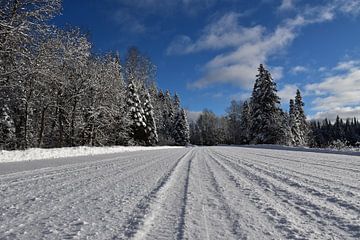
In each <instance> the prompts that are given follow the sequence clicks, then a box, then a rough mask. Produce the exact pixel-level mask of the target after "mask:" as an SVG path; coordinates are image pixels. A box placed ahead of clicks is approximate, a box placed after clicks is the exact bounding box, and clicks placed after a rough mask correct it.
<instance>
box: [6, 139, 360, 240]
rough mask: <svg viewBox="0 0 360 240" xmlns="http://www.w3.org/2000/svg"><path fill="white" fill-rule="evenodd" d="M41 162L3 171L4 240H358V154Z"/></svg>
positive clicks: (205, 152)
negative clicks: (36, 164) (39, 164)
mask: <svg viewBox="0 0 360 240" xmlns="http://www.w3.org/2000/svg"><path fill="white" fill-rule="evenodd" d="M43 161H47V162H48V163H47V164H46V167H44V166H45V165H41V166H39V167H36V166H35V168H34V164H35V163H37V162H39V161H30V162H23V164H22V166H23V167H22V168H21V169H20V168H19V165H18V163H1V164H0V169H4V168H2V167H3V166H5V165H6V168H5V169H9V170H2V171H0V202H1V205H0V212H1V215H0V236H2V239H265V240H266V239H359V238H360V185H359V182H360V158H359V157H358V156H350V155H342V154H329V153H320V152H306V151H296V150H295V149H276V148H275V147H274V148H273V149H266V148H256V147H235V146H232V147H227V146H219V147H193V148H170V149H169V148H166V149H161V150H153V151H137V152H123V153H119V154H111V155H97V156H93V157H92V158H88V160H86V158H84V157H82V158H81V160H76V159H73V160H72V161H71V162H68V161H62V160H61V159H52V160H43ZM26 164H27V165H26ZM24 165H25V167H24ZM18 168H19V169H18ZM4 171H5V172H4ZM6 171H8V172H6Z"/></svg>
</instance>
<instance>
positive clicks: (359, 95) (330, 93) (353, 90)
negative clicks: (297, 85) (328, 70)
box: [305, 61, 360, 112]
mask: <svg viewBox="0 0 360 240" xmlns="http://www.w3.org/2000/svg"><path fill="white" fill-rule="evenodd" d="M338 70H341V72H338ZM305 89H306V91H307V94H313V95H321V96H319V97H317V98H315V100H314V101H313V102H312V104H313V109H315V110H318V111H322V112H328V111H332V110H333V109H343V108H345V107H354V106H359V105H360V62H358V61H348V62H341V63H339V64H338V65H337V66H336V67H335V68H334V69H333V72H332V76H329V77H326V78H325V79H323V81H321V82H319V83H313V84H308V85H306V86H305Z"/></svg>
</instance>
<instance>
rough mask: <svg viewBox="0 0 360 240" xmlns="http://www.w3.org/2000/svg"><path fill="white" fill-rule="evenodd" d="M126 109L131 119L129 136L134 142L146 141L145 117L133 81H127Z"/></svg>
mask: <svg viewBox="0 0 360 240" xmlns="http://www.w3.org/2000/svg"><path fill="white" fill-rule="evenodd" d="M127 90H128V92H127V94H128V100H127V104H128V109H129V115H130V119H131V129H130V134H129V135H130V136H131V137H132V139H133V140H134V143H135V144H143V143H144V142H146V139H147V138H146V117H145V112H144V109H143V108H142V104H141V101H140V97H139V94H138V91H137V88H136V86H135V84H134V82H133V81H130V82H129V85H128V88H127Z"/></svg>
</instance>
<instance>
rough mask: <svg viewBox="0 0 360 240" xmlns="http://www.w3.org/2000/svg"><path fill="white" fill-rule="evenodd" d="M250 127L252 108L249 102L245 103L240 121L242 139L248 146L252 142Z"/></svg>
mask: <svg viewBox="0 0 360 240" xmlns="http://www.w3.org/2000/svg"><path fill="white" fill-rule="evenodd" d="M250 126H251V116H250V106H249V103H248V101H245V102H244V104H243V107H242V111H241V119H240V138H241V143H242V144H248V143H249V142H250Z"/></svg>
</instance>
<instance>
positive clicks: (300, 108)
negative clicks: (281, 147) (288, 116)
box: [294, 89, 309, 146]
mask: <svg viewBox="0 0 360 240" xmlns="http://www.w3.org/2000/svg"><path fill="white" fill-rule="evenodd" d="M304 105H305V104H304V102H303V100H302V97H301V93H300V90H299V89H298V90H297V91H296V96H295V102H294V108H295V115H296V122H297V123H296V124H297V125H298V126H297V127H298V131H299V134H298V139H297V142H296V145H300V146H306V145H307V144H308V140H309V125H308V123H307V121H306V116H305V112H304Z"/></svg>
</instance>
